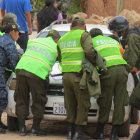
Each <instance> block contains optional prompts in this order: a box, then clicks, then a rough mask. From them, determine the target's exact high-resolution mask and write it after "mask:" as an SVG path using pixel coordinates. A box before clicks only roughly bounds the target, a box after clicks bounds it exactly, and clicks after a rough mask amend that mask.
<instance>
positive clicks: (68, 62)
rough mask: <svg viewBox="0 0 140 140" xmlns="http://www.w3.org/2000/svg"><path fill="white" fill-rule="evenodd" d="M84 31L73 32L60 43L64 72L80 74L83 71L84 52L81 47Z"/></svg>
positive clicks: (67, 34) (66, 35) (61, 39)
mask: <svg viewBox="0 0 140 140" xmlns="http://www.w3.org/2000/svg"><path fill="white" fill-rule="evenodd" d="M84 32H85V31H84V30H80V29H77V30H72V31H70V32H68V33H66V34H65V35H64V36H63V37H62V38H60V40H59V41H58V46H59V48H60V51H61V67H62V72H79V71H81V69H82V66H81V64H82V60H83V57H84V50H83V48H82V46H81V36H82V34H83V33H84Z"/></svg>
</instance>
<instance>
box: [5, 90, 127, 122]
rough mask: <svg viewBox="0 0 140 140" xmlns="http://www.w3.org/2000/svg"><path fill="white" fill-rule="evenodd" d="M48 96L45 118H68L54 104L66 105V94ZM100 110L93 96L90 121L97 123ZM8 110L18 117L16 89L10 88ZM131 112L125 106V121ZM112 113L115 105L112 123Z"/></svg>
mask: <svg viewBox="0 0 140 140" xmlns="http://www.w3.org/2000/svg"><path fill="white" fill-rule="evenodd" d="M47 98H48V102H47V104H46V105H45V111H44V120H56V121H64V120H65V119H66V115H65V114H57V113H54V104H55V103H59V104H62V106H64V96H54V95H53V96H52V95H48V96H47ZM30 100H31V101H30V110H29V116H28V118H29V119H30V118H32V117H33V115H32V113H31V105H32V99H30ZM98 110H99V108H98V105H97V103H96V99H94V98H91V108H90V110H89V114H88V122H89V123H97V120H98V113H99V112H98ZM6 111H7V114H8V116H11V117H16V114H15V101H14V90H9V94H8V106H7V109H6ZM129 112H130V107H129V106H127V107H125V121H127V120H128V118H129ZM112 115H113V106H112V109H111V111H110V117H109V123H111V120H112Z"/></svg>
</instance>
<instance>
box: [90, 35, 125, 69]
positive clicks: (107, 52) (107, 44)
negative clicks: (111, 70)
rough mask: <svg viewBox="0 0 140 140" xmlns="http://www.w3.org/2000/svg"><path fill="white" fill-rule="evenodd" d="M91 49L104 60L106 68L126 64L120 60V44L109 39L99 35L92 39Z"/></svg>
mask: <svg viewBox="0 0 140 140" xmlns="http://www.w3.org/2000/svg"><path fill="white" fill-rule="evenodd" d="M92 42H93V47H94V48H95V50H97V51H98V52H99V54H100V55H101V56H102V57H103V58H105V60H106V67H110V66H114V65H121V64H127V62H126V61H125V60H124V59H123V58H122V55H121V52H120V44H119V42H118V41H116V40H114V39H112V38H111V37H106V36H102V35H99V36H97V37H94V38H93V39H92Z"/></svg>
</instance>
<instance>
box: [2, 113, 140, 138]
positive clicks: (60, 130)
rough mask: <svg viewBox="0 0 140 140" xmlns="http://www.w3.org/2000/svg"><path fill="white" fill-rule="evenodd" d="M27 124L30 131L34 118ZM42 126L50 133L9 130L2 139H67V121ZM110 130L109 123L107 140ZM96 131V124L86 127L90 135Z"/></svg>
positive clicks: (132, 129)
mask: <svg viewBox="0 0 140 140" xmlns="http://www.w3.org/2000/svg"><path fill="white" fill-rule="evenodd" d="M2 120H3V122H4V123H5V124H6V123H7V115H6V113H3V116H2ZM26 126H27V130H28V131H29V130H30V129H31V126H32V120H27V121H26ZM137 127H138V126H137V125H134V124H133V125H131V130H130V131H131V132H130V133H131V135H130V137H129V138H120V140H130V138H131V136H132V135H133V133H134V132H135V130H136V128H137ZM41 128H42V129H43V130H45V131H46V132H47V134H48V135H47V136H46V137H37V136H31V135H30V133H28V135H27V136H25V137H22V136H19V134H18V132H9V131H7V134H0V140H67V139H66V123H65V122H55V121H49V122H48V121H43V122H42V123H41ZM110 130H111V126H110V125H107V126H106V127H105V136H106V140H108V137H109V133H110ZM94 131H95V124H92V125H89V126H88V127H87V128H86V132H87V133H88V134H89V135H92V133H93V132H94Z"/></svg>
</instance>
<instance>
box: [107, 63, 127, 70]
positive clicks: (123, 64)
mask: <svg viewBox="0 0 140 140" xmlns="http://www.w3.org/2000/svg"><path fill="white" fill-rule="evenodd" d="M121 66H124V67H125V66H126V65H124V64H121V65H114V66H110V67H107V69H110V68H115V67H121Z"/></svg>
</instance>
